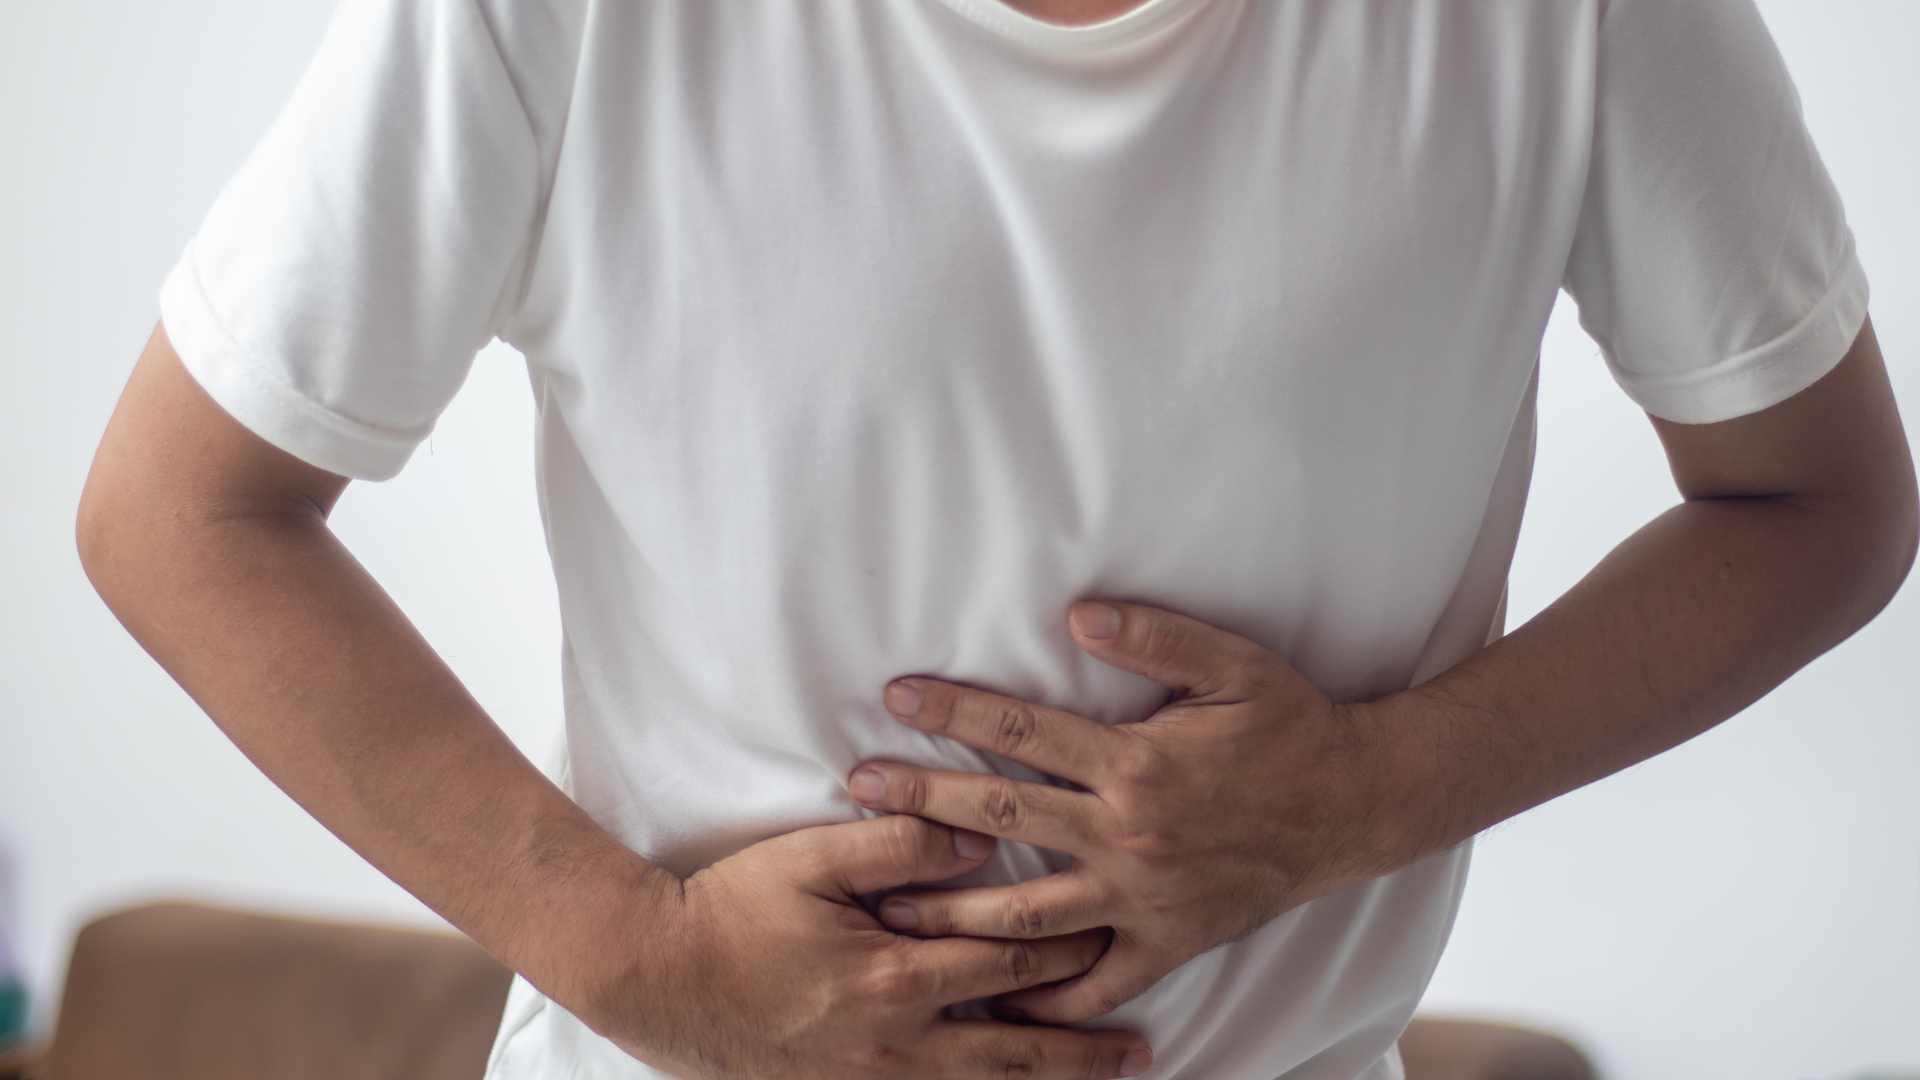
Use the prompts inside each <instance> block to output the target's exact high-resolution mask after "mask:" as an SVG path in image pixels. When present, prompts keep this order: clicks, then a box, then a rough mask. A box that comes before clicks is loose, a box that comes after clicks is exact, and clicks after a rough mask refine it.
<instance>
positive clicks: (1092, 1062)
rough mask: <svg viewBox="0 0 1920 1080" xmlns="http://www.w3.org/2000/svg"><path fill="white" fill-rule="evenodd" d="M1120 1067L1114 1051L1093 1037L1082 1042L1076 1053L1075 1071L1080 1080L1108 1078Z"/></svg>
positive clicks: (1104, 1079)
mask: <svg viewBox="0 0 1920 1080" xmlns="http://www.w3.org/2000/svg"><path fill="white" fill-rule="evenodd" d="M1119 1067H1120V1062H1119V1061H1118V1060H1117V1059H1115V1058H1114V1056H1113V1054H1112V1052H1111V1051H1109V1050H1108V1049H1107V1048H1106V1047H1105V1046H1104V1045H1103V1044H1101V1043H1097V1042H1095V1041H1093V1040H1092V1039H1088V1040H1086V1041H1085V1042H1083V1043H1081V1044H1080V1049H1079V1052H1078V1053H1076V1054H1075V1055H1074V1062H1073V1071H1074V1075H1075V1076H1078V1077H1080V1080H1107V1078H1108V1077H1111V1076H1113V1075H1114V1073H1115V1071H1116V1070H1117V1069H1118V1068H1119Z"/></svg>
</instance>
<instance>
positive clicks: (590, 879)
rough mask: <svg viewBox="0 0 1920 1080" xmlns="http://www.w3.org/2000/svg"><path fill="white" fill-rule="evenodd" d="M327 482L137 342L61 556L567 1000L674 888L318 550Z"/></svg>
mask: <svg viewBox="0 0 1920 1080" xmlns="http://www.w3.org/2000/svg"><path fill="white" fill-rule="evenodd" d="M347 482H348V481H347V479H346V478H345V477H341V476H338V475H335V474H333V473H330V472H326V471H324V470H321V469H318V468H315V467H313V466H311V465H308V464H307V463H305V462H303V461H301V460H299V459H298V458H295V457H292V456H291V455H288V454H286V453H284V452H282V451H280V450H279V449H277V448H275V447H273V446H272V445H270V444H268V443H266V442H264V441H263V440H261V439H259V438H258V437H257V436H255V435H254V434H253V433H252V432H250V431H248V430H247V429H246V428H244V427H242V426H241V425H240V424H239V423H237V422H236V421H235V420H233V418H232V417H230V416H228V415H227V414H226V413H225V412H224V411H222V410H221V409H220V407H219V406H218V405H217V404H215V403H214V402H213V400H212V399H211V398H209V397H207V395H206V394H205V392H204V391H203V390H202V389H201V388H200V386H199V384H198V383H196V382H194V381H193V379H192V377H191V376H190V375H188V374H187V372H186V370H185V369H184V368H183V367H182V366H181V365H180V360H179V357H178V356H177V355H176V354H175V352H174V350H173V347H172V346H171V344H170V343H169V342H168V341H167V338H166V335H165V333H164V331H163V330H162V329H160V328H159V327H156V328H155V330H154V333H153V336H152V337H151V338H150V339H149V342H148V344H147V347H146V349H145V350H144V352H143V353H142V355H141V357H140V359H139V362H138V363H137V365H136V366H135V368H134V371H133V374H132V377H131V378H130V379H129V380H128V382H127V385H126V388H125V390H124V392H123V393H122V396H121V399H120V401H119V403H118V405H117V406H116V408H115V410H114V413H113V416H112V418H111V420H110V421H109V423H108V425H107V428H106V431H105V433H104V435H103V436H102V438H101V441H100V445H99V448H98V450H97V452H96V454H95V457H94V461H93V465H92V469H91V471H90V472H89V474H88V476H87V481H86V485H85V488H84V489H83V491H82V494H81V498H80V505H79V511H78V515H77V521H76V529H75V531H76V540H77V543H78V545H79V550H80V557H81V563H82V566H83V567H84V568H85V570H86V573H87V576H88V578H89V580H91V582H92V583H93V585H94V587H95V589H96V590H97V591H98V592H99V594H100V596H101V598H102V599H103V600H104V601H105V602H106V604H107V606H108V607H109V608H111V609H112V611H113V613H114V615H115V616H116V617H117V618H118V619H119V620H120V622H121V623H122V624H123V625H124V626H125V627H126V628H127V630H128V632H129V633H131V634H132V635H133V637H134V638H135V639H136V640H137V641H138V642H139V643H140V645H141V646H142V647H143V648H145V649H146V650H147V651H148V652H149V653H150V654H152V656H153V657H154V659H155V660H156V661H158V662H159V663H160V665H161V666H162V667H163V668H165V669H166V671H167V673H168V674H170V675H171V676H173V678H174V679H175V681H177V682H178V683H179V684H180V686H181V687H182V688H184V689H185V690H186V692H187V693H188V694H189V695H191V696H192V697H193V699H194V700H195V701H196V702H198V703H199V705H200V706H201V707H202V708H203V709H205V710H206V712H207V714H208V715H209V716H211V717H212V718H213V719H214V721H215V722H216V723H217V724H218V725H219V726H220V728H221V730H222V731H224V732H225V733H226V734H227V736H228V737H229V738H231V739H232V740H233V742H234V744H235V745H236V746H237V747H239V749H240V750H241V752H242V753H244V754H245V755H246V756H247V757H248V758H249V759H250V760H251V761H252V762H253V763H254V764H255V765H257V766H259V768H260V769H261V771H263V772H264V773H266V775H267V776H268V777H269V778H271V779H272V780H273V782H274V783H275V784H277V785H279V787H280V788H281V789H282V790H283V791H285V792H286V793H287V794H288V795H289V796H291V797H292V798H293V799H294V801H296V802H297V803H299V804H300V805H301V806H302V807H303V808H305V809H306V810H307V811H308V812H309V813H310V814H312V815H313V816H314V817H315V818H317V819H318V820H319V821H320V822H321V823H323V824H324V825H326V826H327V828H328V829H330V830H332V831H333V833H334V834H335V835H337V836H339V837H340V839H341V840H342V841H344V842H345V843H346V844H347V845H348V846H349V847H351V848H353V850H354V851H356V852H358V853H359V854H360V855H362V856H363V857H365V858H366V859H367V860H368V861H369V862H371V863H373V864H374V865H375V866H376V867H378V868H379V869H380V870H381V872H383V873H385V874H386V875H387V876H388V877H390V878H392V879H393V880H394V881H395V882H397V883H398V884H400V885H401V886H402V887H404V888H405V889H407V890H408V891H409V892H410V893H412V894H413V895H415V896H417V897H418V898H420V900H421V901H422V902H424V903H426V904H427V905H428V906H429V907H431V908H432V909H433V910H435V911H437V912H438V913H440V915H442V916H443V917H445V918H446V919H447V921H449V922H451V923H452V924H454V925H455V926H457V927H459V928H460V929H461V930H463V931H465V932H466V933H467V934H468V935H470V936H471V937H472V938H473V939H474V940H476V941H478V942H479V943H480V944H481V945H482V946H483V947H485V948H486V949H487V950H488V951H489V952H491V953H492V954H493V955H494V956H495V957H496V958H498V959H499V960H500V961H501V962H503V963H505V964H507V965H509V966H510V967H513V968H514V969H515V970H518V971H521V972H523V973H525V974H526V975H527V977H528V978H529V979H530V980H531V981H533V983H534V984H535V985H537V986H539V987H540V988H541V989H542V990H543V991H545V992H547V993H548V994H549V995H550V996H553V997H554V998H555V999H556V1000H561V1001H572V1002H579V1001H580V1000H581V998H580V997H579V996H578V995H579V994H581V993H583V992H584V991H585V989H586V988H585V987H584V986H582V985H579V984H580V983H582V982H583V981H585V980H587V979H589V978H591V977H592V976H591V975H590V971H591V962H592V960H593V959H594V958H595V957H603V956H608V955H610V954H611V953H612V952H613V950H609V949H608V948H607V943H608V942H610V941H613V940H618V939H619V937H620V935H625V939H626V940H629V941H634V942H638V941H640V940H642V939H643V938H644V936H645V930H646V926H645V912H646V910H647V908H646V901H647V898H648V896H649V895H650V893H653V892H657V891H659V890H668V889H674V890H677V885H678V879H677V878H675V877H673V875H671V874H669V873H667V872H665V871H663V870H659V869H657V868H655V867H653V866H652V865H651V864H649V863H647V862H645V861H644V860H642V859H641V858H640V857H639V856H638V855H637V854H636V853H634V852H633V851H631V850H630V849H628V848H626V847H624V846H623V845H621V844H620V843H619V842H618V841H617V840H616V839H615V838H614V837H613V836H611V835H610V834H608V833H607V832H606V831H605V830H603V829H602V828H601V827H600V826H599V825H598V824H597V823H595V822H594V821H593V820H592V819H591V818H589V817H588V816H587V814H586V813H585V812H584V811H583V810H582V809H581V808H580V807H579V806H578V805H577V804H575V803H574V802H573V801H572V800H571V799H569V798H568V797H567V796H566V794H565V793H564V792H562V791H561V790H560V789H559V788H557V787H555V786H554V785H553V784H552V783H551V782H550V781H549V780H548V779H547V778H546V777H545V776H543V775H542V774H541V773H540V772H539V770H537V769H536V768H534V766H533V765H532V764H531V763H530V762H528V761H527V760H526V758H525V757H523V756H522V755H521V754H520V752H519V751H518V750H517V749H516V748H515V747H514V745H513V744H512V742H510V741H509V740H508V739H507V737H506V736H505V735H504V734H503V733H502V732H501V731H500V729H499V728H498V727H496V726H495V725H494V724H493V722H492V721H491V720H490V719H489V718H488V717H487V715H486V714H485V713H484V712H483V711H482V709H481V707H480V705H479V704H478V703H477V702H476V701H475V700H474V699H473V698H472V696H470V695H469V694H468V693H467V691H466V689H465V687H463V686H462V685H461V684H460V682H459V680H458V679H457V678H456V677H455V676H454V674H453V672H452V671H451V670H449V669H448V668H447V666H446V664H445V663H444V662H442V661H441V659H440V657H439V656H438V655H437V654H436V653H435V652H434V651H433V649H432V648H431V647H430V646H429V645H428V644H427V642H426V641H425V640H424V639H422V638H421V636H420V635H419V633H418V632H417V631H416V630H415V628H414V627H413V625H412V624H411V623H410V622H409V621H408V620H407V618H406V616H405V615H404V614H403V613H402V612H401V611H400V609H399V608H398V607H397V606H396V605H395V604H394V602H393V600H392V599H391V598H390V597H389V596H388V595H387V594H386V592H385V591H384V590H383V589H381V587H380V586H379V585H378V584H377V583H376V582H375V581H374V579H373V578H372V577H371V576H370V575H369V574H368V573H367V571H366V570H365V569H364V568H363V567H362V566H361V565H360V563H359V562H358V561H357V560H356V559H355V558H354V557H353V555H352V554H351V553H350V552H349V551H348V550H347V549H346V547H345V546H343V545H342V544H341V543H340V541H339V540H338V539H337V538H336V537H335V536H334V534H333V533H332V531H331V530H330V529H329V528H328V525H327V515H328V513H329V512H330V511H331V509H332V507H333V505H334V502H335V501H336V500H337V499H338V498H339V496H340V493H341V491H342V490H343V489H344V488H345V486H346V484H347ZM563 916H564V917H563ZM532 931H537V932H538V934H539V935H541V940H540V941H539V942H535V941H534V940H532V938H531V932H532ZM568 934H571V935H573V938H572V939H571V940H569V939H568V938H567V937H566V936H565V935H568ZM555 935H560V936H559V937H558V938H557V939H556V936H555Z"/></svg>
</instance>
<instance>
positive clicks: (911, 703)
mask: <svg viewBox="0 0 1920 1080" xmlns="http://www.w3.org/2000/svg"><path fill="white" fill-rule="evenodd" d="M881 696H882V697H884V698H885V699H886V702H887V710H888V711H889V712H891V713H893V714H894V715H895V716H912V715H914V714H915V713H918V712H919V711H920V691H918V690H915V689H914V688H913V684H912V683H903V682H892V683H888V684H887V690H886V693H885V694H883V695H881Z"/></svg>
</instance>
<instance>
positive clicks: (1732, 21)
mask: <svg viewBox="0 0 1920 1080" xmlns="http://www.w3.org/2000/svg"><path fill="white" fill-rule="evenodd" d="M1601 7H1602V11H1601V14H1600V17H1599V18H1600V21H1599V29H1598V38H1597V52H1596V67H1595V86H1594V94H1595V98H1594V113H1593V125H1594V126H1593V148H1592V157H1591V159H1590V165H1589V173H1588V177H1587V187H1586V193H1585V196H1584V200H1583V205H1582V208H1581V213H1580V219H1579V223H1578V226H1577V229H1576V232H1575V236H1574V242H1573V246H1572V249H1571V251H1570V254H1569V256H1568V262H1567V267H1566V274H1565V278H1564V280H1563V282H1562V284H1563V287H1564V288H1565V289H1566V291H1567V292H1568V294H1569V295H1571V296H1572V297H1573V298H1574V300H1575V302H1576V304H1577V305H1578V308H1579V313H1580V325H1581V326H1582V328H1584V329H1585V330H1586V332H1587V333H1588V334H1589V335H1591V336H1592V337H1593V339H1594V340H1595V342H1597V343H1598V344H1599V346H1600V349H1601V353H1602V355H1603V356H1604V357H1605V359H1606V363H1607V366H1608V369H1609V370H1610V372H1611V373H1612V375H1613V377H1614V380H1615V381H1616V382H1617V383H1618V384H1619V385H1620V387H1621V388H1622V389H1623V390H1625V391H1626V393H1627V395H1628V396H1629V397H1631V398H1632V399H1633V400H1634V401H1635V402H1636V403H1638V404H1639V405H1640V407H1641V408H1643V409H1645V410H1646V411H1647V412H1648V413H1651V414H1653V415H1654V416H1658V417H1661V418H1663V419H1666V420H1672V421H1677V422H1681V423H1710V422H1714V421H1718V420H1726V419H1731V418H1733V417H1736V416H1743V415H1746V414H1748V413H1752V412H1757V411H1759V410H1761V409H1764V408H1766V407H1768V406H1770V405H1773V404H1775V403H1777V402H1779V401H1781V400H1783V399H1785V398H1787V397H1789V396H1791V395H1792V394H1794V393H1796V392H1798V391H1799V390H1801V389H1804V388H1805V387H1807V386H1808V385H1810V384H1812V383H1813V382H1814V381H1815V380H1817V379H1819V378H1820V377H1821V376H1822V375H1824V374H1826V373H1827V372H1828V371H1830V370H1831V369H1832V368H1833V367H1834V366H1835V365H1836V364H1837V363H1838V362H1839V361H1840V359H1841V357H1842V356H1844V355H1845V354H1846V351H1847V349H1848V348H1849V347H1850V346H1851V345H1852V343H1853V341H1854V339H1855V337H1856V336H1857V335H1858V333H1859V331H1860V328H1861V326H1862V324H1863V322H1864V320H1865V318H1866V311H1867V278H1866V274H1865V272H1864V270H1863V269H1862V267H1861V264H1860V260H1859V256H1858V254H1857V253H1856V251H1855V249H1854V240H1853V233H1852V230H1851V229H1850V228H1849V227H1848V225H1847V221H1846V215H1845V213H1844V211H1843V208H1842V206H1841V202H1840V198H1839V194H1838V193H1837V192H1836V190H1835V189H1834V185H1833V181H1832V179H1831V177H1830V176H1829V175H1828V173H1827V170H1826V168H1825V166H1824V164H1823V163H1822V161H1821V159H1820V155H1819V153H1818V152H1817V150H1816V148H1815V146H1814V143H1813V139H1812V137H1811V135H1810V133H1809V132H1808V129H1807V126H1806V123H1805V119H1804V117H1803V115H1802V112H1801V105H1800V95H1799V92H1798V90H1797V89H1796V88H1795V87H1794V85H1793V82H1792V80H1791V79H1790V78H1789V76H1788V74H1787V69H1786V65H1785V63H1784V61H1783V59H1782V57H1781V54H1780V51H1779V49H1778V47H1777V45H1776V43H1775V41H1774V39H1773V37H1772V36H1771V34H1770V33H1769V31H1768V29H1767V27H1766V25H1765V24H1764V23H1763V22H1762V20H1761V16H1760V13H1759V11H1758V10H1757V8H1756V7H1755V6H1754V3H1753V0H1684V2H1677V0H1610V2H1605V3H1603V4H1602V5H1601Z"/></svg>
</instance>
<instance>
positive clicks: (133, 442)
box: [75, 325, 348, 561]
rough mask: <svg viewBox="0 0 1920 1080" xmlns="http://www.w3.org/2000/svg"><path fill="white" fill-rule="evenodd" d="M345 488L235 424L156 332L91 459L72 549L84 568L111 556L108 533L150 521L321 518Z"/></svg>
mask: <svg viewBox="0 0 1920 1080" xmlns="http://www.w3.org/2000/svg"><path fill="white" fill-rule="evenodd" d="M347 481H348V478H347V477H345V476H341V475H339V474H338V473H333V472H328V471H327V470H325V469H322V468H319V467H318V466H315V465H310V464H308V463H307V462H305V461H302V460H301V459H299V458H297V457H295V456H293V455H292V454H289V453H287V452H286V451H284V450H281V449H280V448H278V447H276V446H274V445H273V444H272V443H269V442H267V441H266V440H265V439H262V438H261V437H260V436H258V435H256V434H254V433H253V432H252V431H250V430H248V429H247V428H246V427H245V426H243V425H242V424H241V423H240V422H239V421H237V420H235V419H234V418H233V417H232V416H230V415H229V414H228V413H227V412H226V411H225V410H224V409H222V408H221V407H220V406H219V405H218V404H216V403H215V402H214V400H213V399H212V398H211V397H209V396H208V395H207V392H206V391H205V390H203V389H202V388H201V387H200V384H199V383H197V382H195V381H194V379H193V377H192V376H191V375H190V374H189V373H188V372H187V370H186V368H185V367H184V366H183V365H182V364H181V361H180V357H179V355H178V354H177V353H175V352H174V349H173V345H172V343H171V342H170V341H169V340H168V339H167V335H166V331H165V329H164V328H162V327H161V326H159V325H156V326H155V327H154V330H153V334H152V336H151V337H149V338H148V339H147V345H146V348H145V349H143V350H142V351H141V353H140V357H139V359H138V360H137V361H136V362H135V363H134V367H133V373H132V375H130V376H129V377H128V379H127V383H126V386H125V388H124V389H122V391H121V393H120V400H119V401H118V402H117V403H116V404H115V406H114V409H113V414H112V416H111V417H110V418H109V419H108V421H107V426H106V430H105V432H104V433H103V434H102V435H101V437H100V443H99V446H98V448H97V449H96V450H95V451H94V456H93V463H92V466H91V467H90V468H89V469H88V472H87V478H86V483H85V484H84V486H83V487H82V489H81V494H80V502H79V508H78V511H77V514H76V520H75V536H76V541H77V543H78V545H79V547H80V551H81V557H82V559H83V561H84V560H91V559H93V558H97V557H99V556H101V555H104V554H105V550H104V549H105V548H106V547H107V546H108V545H109V544H110V543H111V530H114V529H115V528H116V527H126V526H131V527H132V528H134V529H140V528H143V527H145V526H144V525H143V522H147V521H154V520H164V521H178V520H181V519H183V518H185V519H193V518H199V519H203V520H207V519H216V518H224V517H234V516H240V515H255V514H284V513H290V512H291V513H312V514H317V515H319V516H321V517H324V516H326V515H327V514H328V513H329V512H331V510H332V509H333V505H334V503H335V502H336V501H337V500H338V499H339V498H340V493H341V492H342V491H344V490H345V489H346V486H347ZM140 515H155V517H142V516H140ZM136 535H137V534H136Z"/></svg>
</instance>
